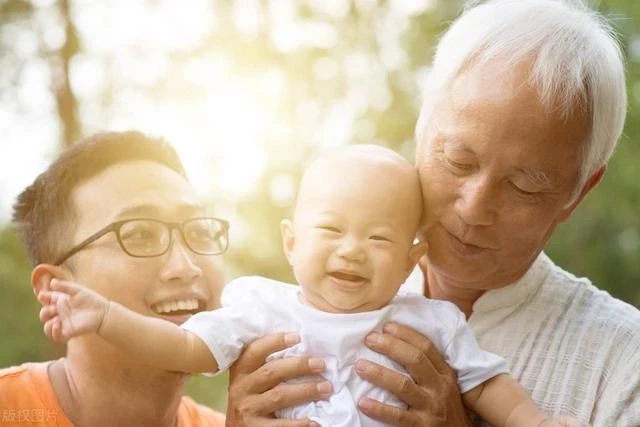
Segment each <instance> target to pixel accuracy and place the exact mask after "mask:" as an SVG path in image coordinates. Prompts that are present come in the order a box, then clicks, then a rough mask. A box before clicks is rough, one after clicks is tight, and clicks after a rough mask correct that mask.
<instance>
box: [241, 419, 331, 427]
mask: <svg viewBox="0 0 640 427" xmlns="http://www.w3.org/2000/svg"><path fill="white" fill-rule="evenodd" d="M247 425H258V423H255V422H254V423H253V424H250V423H248V424H247ZM259 425H260V426H265V427H271V426H272V427H320V424H318V423H316V422H315V421H311V420H308V419H304V420H287V419H283V418H279V419H270V420H269V419H266V420H261V421H260V424H259Z"/></svg>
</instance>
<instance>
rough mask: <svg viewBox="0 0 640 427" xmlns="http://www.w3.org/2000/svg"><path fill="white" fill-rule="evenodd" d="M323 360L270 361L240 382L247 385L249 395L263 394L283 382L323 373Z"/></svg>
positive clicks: (295, 358)
mask: <svg viewBox="0 0 640 427" xmlns="http://www.w3.org/2000/svg"><path fill="white" fill-rule="evenodd" d="M324 368H325V364H324V360H322V359H321V358H317V357H308V356H300V357H288V358H285V359H277V360H272V361H270V362H268V363H266V364H264V365H262V366H261V367H259V368H258V369H257V370H256V371H255V372H253V373H251V374H250V375H247V376H245V378H243V379H242V380H241V381H243V382H244V383H246V384H247V388H246V390H247V391H248V392H249V393H251V394H254V393H263V392H265V391H267V390H269V389H272V388H273V387H275V386H277V385H278V384H280V383H283V382H285V381H288V380H291V379H294V378H299V377H303V376H306V375H317V374H319V373H321V372H323V371H324Z"/></svg>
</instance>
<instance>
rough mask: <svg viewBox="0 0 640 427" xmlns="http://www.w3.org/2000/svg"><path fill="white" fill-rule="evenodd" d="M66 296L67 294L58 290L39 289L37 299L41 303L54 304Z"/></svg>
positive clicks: (66, 297)
mask: <svg viewBox="0 0 640 427" xmlns="http://www.w3.org/2000/svg"><path fill="white" fill-rule="evenodd" d="M68 298H69V296H68V295H67V294H65V293H62V292H58V291H40V293H39V294H38V301H40V304H42V305H54V304H57V303H58V302H60V301H62V300H65V299H68Z"/></svg>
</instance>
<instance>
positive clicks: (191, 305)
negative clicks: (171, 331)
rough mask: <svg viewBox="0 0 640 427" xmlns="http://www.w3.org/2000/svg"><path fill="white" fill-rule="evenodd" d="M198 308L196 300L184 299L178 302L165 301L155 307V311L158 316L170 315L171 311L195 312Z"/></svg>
mask: <svg viewBox="0 0 640 427" xmlns="http://www.w3.org/2000/svg"><path fill="white" fill-rule="evenodd" d="M197 308H198V300H196V299H195V298H192V299H186V300H178V301H167V302H163V303H160V304H158V305H156V307H155V311H156V312H157V313H159V314H163V313H171V312H172V311H178V310H195V309H197Z"/></svg>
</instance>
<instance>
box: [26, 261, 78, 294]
mask: <svg viewBox="0 0 640 427" xmlns="http://www.w3.org/2000/svg"><path fill="white" fill-rule="evenodd" d="M51 279H62V280H71V279H73V276H72V275H71V273H69V270H67V269H66V268H64V267H61V266H59V265H52V264H38V265H36V266H35V267H34V269H33V271H32V272H31V287H32V288H33V294H34V295H36V296H38V294H39V293H40V291H42V290H49V289H51Z"/></svg>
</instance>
